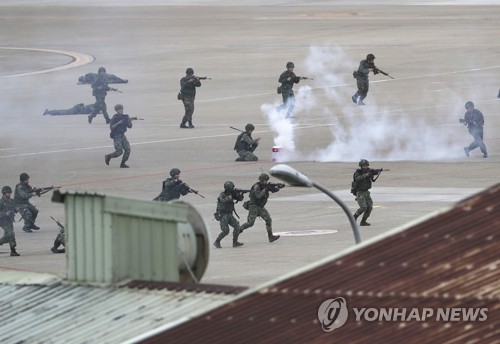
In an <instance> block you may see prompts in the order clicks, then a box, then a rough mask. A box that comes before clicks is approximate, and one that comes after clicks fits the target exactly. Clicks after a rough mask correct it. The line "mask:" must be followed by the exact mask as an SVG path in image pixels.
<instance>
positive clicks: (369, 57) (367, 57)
mask: <svg viewBox="0 0 500 344" xmlns="http://www.w3.org/2000/svg"><path fill="white" fill-rule="evenodd" d="M366 59H367V60H368V61H373V60H375V55H373V54H368V55H366Z"/></svg>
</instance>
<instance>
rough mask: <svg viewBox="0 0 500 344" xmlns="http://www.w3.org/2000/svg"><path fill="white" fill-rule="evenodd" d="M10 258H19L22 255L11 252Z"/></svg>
mask: <svg viewBox="0 0 500 344" xmlns="http://www.w3.org/2000/svg"><path fill="white" fill-rule="evenodd" d="M10 256H11V257H19V256H20V254H19V253H17V252H16V250H10Z"/></svg>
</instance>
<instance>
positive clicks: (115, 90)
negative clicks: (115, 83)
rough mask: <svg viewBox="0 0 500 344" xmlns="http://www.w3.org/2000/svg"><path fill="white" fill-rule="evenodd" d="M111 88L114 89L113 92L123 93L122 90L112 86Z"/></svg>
mask: <svg viewBox="0 0 500 344" xmlns="http://www.w3.org/2000/svg"><path fill="white" fill-rule="evenodd" d="M109 90H110V91H113V92H118V93H123V92H122V91H120V90H119V89H116V88H114V87H110V88H109Z"/></svg>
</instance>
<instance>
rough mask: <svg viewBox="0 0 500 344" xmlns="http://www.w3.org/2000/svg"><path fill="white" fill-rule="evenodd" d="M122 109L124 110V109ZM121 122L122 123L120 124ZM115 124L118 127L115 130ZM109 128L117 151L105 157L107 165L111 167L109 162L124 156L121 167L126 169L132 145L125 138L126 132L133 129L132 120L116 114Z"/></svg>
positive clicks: (126, 116)
mask: <svg viewBox="0 0 500 344" xmlns="http://www.w3.org/2000/svg"><path fill="white" fill-rule="evenodd" d="M119 106H120V105H119V104H118V105H117V106H115V108H116V107H118V108H119ZM121 108H122V109H123V107H121ZM120 121H122V122H121V123H120V124H118V123H119V122H120ZM115 124H116V126H115V127H114V128H113V126H114V125H115ZM109 127H110V128H111V133H110V137H111V138H112V139H113V145H114V146H115V151H114V152H113V153H111V154H108V155H105V157H104V160H105V162H106V165H109V161H110V160H111V159H112V158H117V157H119V156H120V155H122V154H123V157H122V162H121V164H120V167H125V168H126V167H128V166H127V165H126V164H125V162H127V160H128V158H129V156H130V144H129V142H128V140H127V137H126V136H125V132H126V131H127V129H128V128H132V120H131V119H130V117H129V116H128V115H125V114H123V113H121V114H120V113H116V114H115V115H114V116H113V118H112V119H111V122H110V123H109ZM123 152H125V153H123Z"/></svg>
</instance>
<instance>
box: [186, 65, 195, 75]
mask: <svg viewBox="0 0 500 344" xmlns="http://www.w3.org/2000/svg"><path fill="white" fill-rule="evenodd" d="M186 74H187V75H193V74H194V70H193V68H191V67H189V68H188V69H186Z"/></svg>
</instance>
